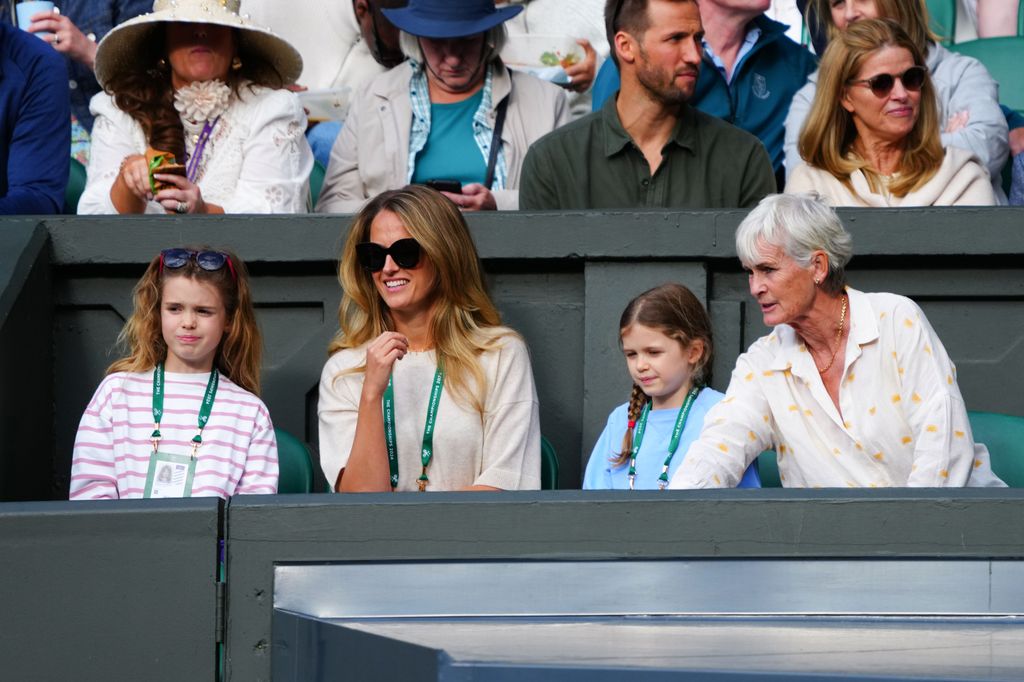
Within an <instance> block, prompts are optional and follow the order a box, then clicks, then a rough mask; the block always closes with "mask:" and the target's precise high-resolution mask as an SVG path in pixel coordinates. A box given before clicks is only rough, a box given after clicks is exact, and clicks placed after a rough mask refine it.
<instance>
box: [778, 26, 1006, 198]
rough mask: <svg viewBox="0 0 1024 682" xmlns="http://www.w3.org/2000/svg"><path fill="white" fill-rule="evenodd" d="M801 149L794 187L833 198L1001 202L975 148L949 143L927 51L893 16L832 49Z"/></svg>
mask: <svg viewBox="0 0 1024 682" xmlns="http://www.w3.org/2000/svg"><path fill="white" fill-rule="evenodd" d="M800 155H801V156H802V157H803V159H804V160H805V162H806V163H805V164H804V165H800V166H798V167H797V168H796V169H794V170H793V172H792V173H791V174H790V176H789V180H788V182H787V183H786V192H787V193H788V194H794V193H797V192H806V191H815V192H817V193H818V194H819V195H821V196H822V198H824V199H825V201H827V202H828V203H830V204H831V205H833V206H953V205H966V206H984V205H992V204H994V203H995V196H994V194H993V192H992V184H991V182H990V180H989V177H988V173H987V172H986V171H985V169H984V168H982V166H981V165H980V164H979V163H978V161H977V159H976V158H975V157H974V155H973V154H972V153H971V152H970V151H968V150H965V149H961V148H959V147H949V148H947V149H943V147H942V142H941V140H940V139H939V110H938V101H937V99H936V97H935V89H934V86H933V84H932V82H931V79H930V77H929V75H928V69H927V68H926V67H925V66H924V55H922V54H921V52H920V50H918V48H917V46H916V45H915V44H914V42H913V41H912V40H911V39H910V37H909V36H908V35H907V33H906V31H904V30H903V29H902V28H901V27H900V25H899V24H897V23H896V22H895V21H892V20H889V19H869V20H866V21H859V22H857V23H855V24H853V25H852V26H850V27H849V28H847V29H846V31H844V32H843V33H841V34H840V35H838V36H836V37H835V38H833V40H832V42H831V43H830V44H829V46H828V49H826V50H825V55H824V57H823V58H822V60H821V67H820V69H819V71H818V89H817V92H816V94H815V97H814V104H813V105H812V106H811V112H810V115H809V117H808V119H807V122H806V124H805V125H804V128H803V132H802V133H801V135H800Z"/></svg>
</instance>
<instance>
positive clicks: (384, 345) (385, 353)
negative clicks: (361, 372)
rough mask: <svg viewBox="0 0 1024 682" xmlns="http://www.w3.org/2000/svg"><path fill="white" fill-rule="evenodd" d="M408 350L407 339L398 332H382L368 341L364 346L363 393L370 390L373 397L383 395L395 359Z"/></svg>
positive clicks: (401, 356)
mask: <svg viewBox="0 0 1024 682" xmlns="http://www.w3.org/2000/svg"><path fill="white" fill-rule="evenodd" d="M408 352H409V339H407V338H406V337H405V335H403V334H399V333H398V332H384V333H383V334H381V335H380V336H378V337H377V338H376V339H374V340H373V341H371V342H370V345H369V346H368V347H367V348H366V377H365V378H364V379H363V393H366V392H367V391H370V392H371V396H370V397H372V398H374V399H378V398H380V397H381V396H383V395H384V390H385V389H386V388H387V387H388V378H389V377H390V376H391V369H392V367H394V365H395V361H396V360H401V359H402V358H403V357H405V354H406V353H408Z"/></svg>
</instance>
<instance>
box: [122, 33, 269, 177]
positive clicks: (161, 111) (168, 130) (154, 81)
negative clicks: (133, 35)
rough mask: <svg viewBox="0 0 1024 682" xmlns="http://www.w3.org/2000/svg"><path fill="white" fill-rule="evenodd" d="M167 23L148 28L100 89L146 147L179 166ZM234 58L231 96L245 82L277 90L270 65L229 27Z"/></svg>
mask: <svg viewBox="0 0 1024 682" xmlns="http://www.w3.org/2000/svg"><path fill="white" fill-rule="evenodd" d="M166 26H167V22H159V23H157V24H154V25H153V27H152V28H151V29H150V30H149V32H148V36H147V38H146V39H145V40H142V41H140V44H141V45H142V46H143V47H142V49H141V50H140V52H139V53H138V54H136V55H135V59H133V60H132V62H131V63H130V64H127V65H125V66H124V67H123V68H122V70H121V71H119V72H118V73H117V74H115V75H113V76H111V77H110V79H109V81H108V82H107V85H106V91H107V93H108V94H110V95H111V96H112V97H113V98H114V104H116V105H117V108H118V109H120V110H121V111H123V112H125V113H126V114H128V115H129V116H131V117H132V118H133V119H135V120H136V121H138V123H139V125H141V126H142V130H143V132H144V133H145V135H146V140H147V142H148V143H149V146H150V147H153V148H154V149H159V150H160V151H164V152H170V153H171V154H174V157H175V159H176V160H177V162H178V163H185V130H184V128H182V125H181V117H180V116H179V114H178V111H177V109H175V108H174V87H173V86H172V85H171V68H170V65H169V64H168V63H167V35H166V28H165V27H166ZM232 33H233V35H234V44H235V56H236V57H237V58H238V60H239V63H240V64H241V65H240V66H239V67H238V68H237V69H236V68H234V67H232V68H231V69H230V70H229V71H228V77H227V84H228V86H230V87H231V90H232V91H233V92H234V94H235V96H241V90H242V88H243V86H244V85H246V84H248V85H249V87H250V88H251V87H252V86H254V85H261V86H264V87H267V88H273V89H277V88H281V87H282V86H283V85H284V78H283V77H282V76H281V72H280V71H278V70H277V69H276V68H275V67H274V65H273V64H272V63H270V62H269V61H268V60H267V59H266V58H264V57H263V56H262V55H261V54H260V52H258V51H256V50H254V49H253V48H252V47H251V46H250V45H249V43H248V41H247V40H246V38H245V35H244V32H239V31H238V30H237V29H232Z"/></svg>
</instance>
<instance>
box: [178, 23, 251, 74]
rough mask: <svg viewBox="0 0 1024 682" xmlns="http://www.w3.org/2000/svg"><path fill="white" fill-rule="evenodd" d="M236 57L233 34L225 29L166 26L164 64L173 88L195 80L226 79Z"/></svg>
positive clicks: (189, 25) (222, 27) (201, 25)
mask: <svg viewBox="0 0 1024 682" xmlns="http://www.w3.org/2000/svg"><path fill="white" fill-rule="evenodd" d="M234 56H235V34H234V32H233V31H232V29H230V28H228V27H227V26H215V25H213V24H189V23H170V24H167V61H168V62H169V63H170V65H171V83H172V85H174V89H175V90H177V89H178V88H182V87H185V86H186V85H188V84H189V83H192V82H195V81H208V80H213V79H214V78H219V79H220V80H226V79H227V75H228V70H229V69H230V68H231V59H232V58H233V57H234Z"/></svg>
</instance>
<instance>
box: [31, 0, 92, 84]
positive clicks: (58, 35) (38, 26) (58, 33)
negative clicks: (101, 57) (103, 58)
mask: <svg viewBox="0 0 1024 682" xmlns="http://www.w3.org/2000/svg"><path fill="white" fill-rule="evenodd" d="M28 31H29V33H39V32H41V31H49V32H50V33H52V34H53V35H50V36H47V37H46V39H47V40H48V41H49V42H50V44H51V45H53V49H55V50H57V52H62V53H64V54H66V55H67V56H69V57H71V58H72V59H74V60H75V61H76V62H81V63H82V64H85V65H86V66H88V67H89V68H90V69H94V68H95V63H96V41H95V40H90V39H89V37H88V36H86V35H85V34H84V33H82V32H81V31H80V30H79V28H78V27H77V26H75V22H73V21H71V20H70V19H68V18H67V17H66V16H64V15H63V14H61V13H60V10H57V9H55V10H53V12H40V13H39V14H35V15H33V16H32V23H31V24H30V25H29V27H28Z"/></svg>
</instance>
